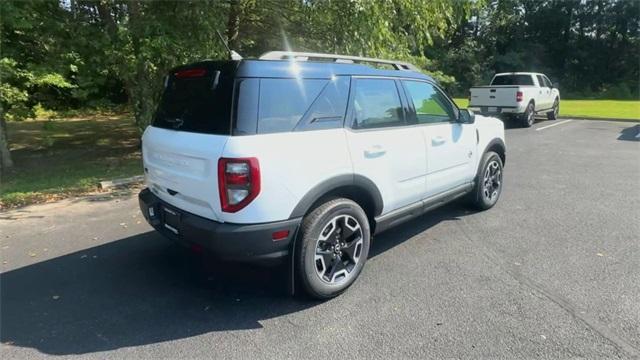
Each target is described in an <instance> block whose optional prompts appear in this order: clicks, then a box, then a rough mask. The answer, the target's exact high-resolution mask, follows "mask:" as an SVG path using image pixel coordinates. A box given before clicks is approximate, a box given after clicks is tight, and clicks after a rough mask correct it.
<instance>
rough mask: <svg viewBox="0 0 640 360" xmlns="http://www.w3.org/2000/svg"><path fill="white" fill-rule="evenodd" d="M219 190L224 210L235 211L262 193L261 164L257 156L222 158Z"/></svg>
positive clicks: (219, 166) (219, 163) (219, 165)
mask: <svg viewBox="0 0 640 360" xmlns="http://www.w3.org/2000/svg"><path fill="white" fill-rule="evenodd" d="M218 191H219V193H220V205H221V207H222V211H224V212H228V213H234V212H237V211H239V210H241V209H243V208H244V207H245V206H247V205H249V203H250V202H251V201H253V199H255V198H256V197H257V196H258V194H259V193H260V164H259V163H258V159H256V158H220V159H219V160H218Z"/></svg>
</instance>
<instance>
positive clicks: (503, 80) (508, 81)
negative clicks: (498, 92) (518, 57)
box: [491, 74, 533, 85]
mask: <svg viewBox="0 0 640 360" xmlns="http://www.w3.org/2000/svg"><path fill="white" fill-rule="evenodd" d="M491 85H533V78H532V77H531V75H515V74H513V75H511V74H510V75H496V76H495V77H494V78H493V81H492V82H491Z"/></svg>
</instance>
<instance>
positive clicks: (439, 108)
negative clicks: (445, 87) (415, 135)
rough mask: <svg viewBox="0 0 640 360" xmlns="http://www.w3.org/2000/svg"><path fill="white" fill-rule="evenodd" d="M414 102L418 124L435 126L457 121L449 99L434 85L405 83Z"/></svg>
mask: <svg viewBox="0 0 640 360" xmlns="http://www.w3.org/2000/svg"><path fill="white" fill-rule="evenodd" d="M403 83H404V86H405V88H406V89H407V92H408V95H409V98H410V99H411V101H412V102H413V107H414V108H415V111H416V118H417V122H418V124H433V123H441V122H450V121H454V120H455V118H456V117H455V116H454V110H453V106H452V105H451V103H450V102H449V101H448V100H447V98H446V97H445V96H444V94H442V93H441V92H440V90H438V89H437V88H436V87H434V86H433V85H431V84H429V83H426V82H420V81H403Z"/></svg>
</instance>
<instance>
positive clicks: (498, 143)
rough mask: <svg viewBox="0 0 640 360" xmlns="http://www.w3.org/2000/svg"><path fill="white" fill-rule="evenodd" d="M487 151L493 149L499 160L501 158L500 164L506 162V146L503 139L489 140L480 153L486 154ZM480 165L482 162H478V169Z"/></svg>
mask: <svg viewBox="0 0 640 360" xmlns="http://www.w3.org/2000/svg"><path fill="white" fill-rule="evenodd" d="M489 151H493V152H495V153H497V154H498V156H500V160H502V166H504V165H505V163H506V162H507V147H506V146H505V144H504V141H502V139H500V138H495V139H493V140H491V141H489V143H488V144H487V146H485V148H484V151H483V152H482V155H484V154H486V153H487V152H489ZM481 165H482V164H478V169H479V168H480V166H481Z"/></svg>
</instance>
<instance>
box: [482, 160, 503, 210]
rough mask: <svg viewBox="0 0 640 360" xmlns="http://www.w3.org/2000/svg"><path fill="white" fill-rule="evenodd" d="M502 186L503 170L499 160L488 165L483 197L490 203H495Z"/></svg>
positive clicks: (483, 185) (485, 173) (483, 183)
mask: <svg viewBox="0 0 640 360" xmlns="http://www.w3.org/2000/svg"><path fill="white" fill-rule="evenodd" d="M501 186H502V169H501V167H500V164H499V163H498V161H497V160H492V161H491V162H489V164H487V167H486V168H485V171H484V178H483V182H482V195H483V196H484V197H485V199H487V200H489V201H495V200H496V199H497V198H498V195H499V194H500V187H501Z"/></svg>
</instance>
